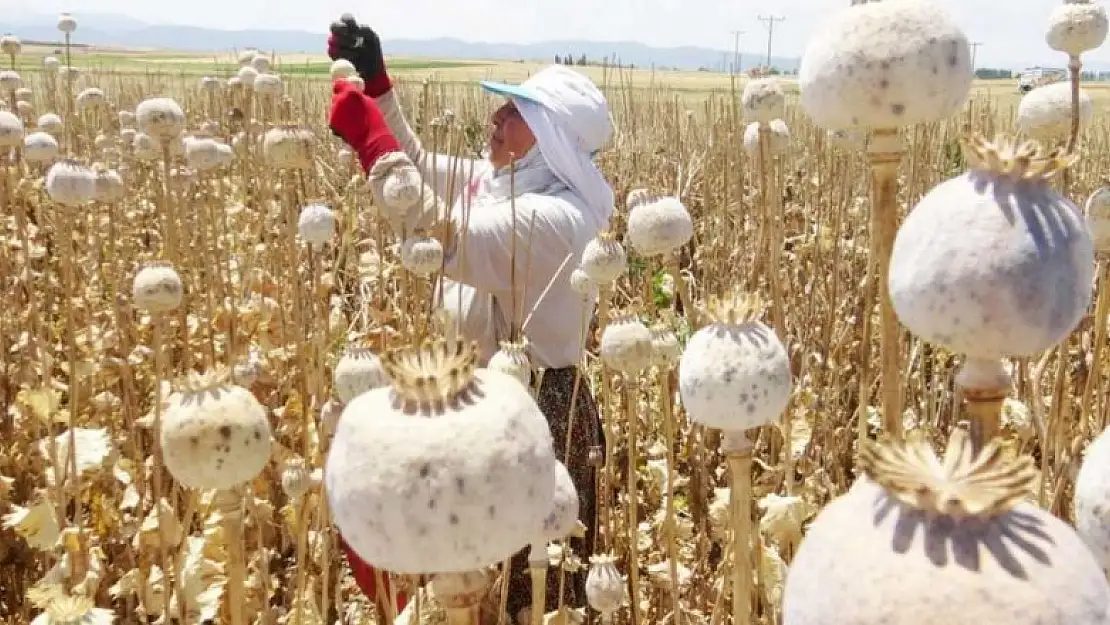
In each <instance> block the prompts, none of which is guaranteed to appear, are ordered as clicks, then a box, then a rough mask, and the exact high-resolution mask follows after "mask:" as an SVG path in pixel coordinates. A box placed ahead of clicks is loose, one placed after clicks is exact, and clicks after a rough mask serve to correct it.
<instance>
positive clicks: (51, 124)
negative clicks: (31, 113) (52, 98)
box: [35, 113, 65, 136]
mask: <svg viewBox="0 0 1110 625" xmlns="http://www.w3.org/2000/svg"><path fill="white" fill-rule="evenodd" d="M35 126H37V127H39V128H41V129H42V130H43V131H44V132H48V133H50V134H51V135H54V136H58V135H60V134H62V132H63V131H64V130H65V124H64V123H63V122H62V118H61V117H59V116H58V115H57V114H55V113H46V114H44V115H40V116H39V118H38V120H37V121H35Z"/></svg>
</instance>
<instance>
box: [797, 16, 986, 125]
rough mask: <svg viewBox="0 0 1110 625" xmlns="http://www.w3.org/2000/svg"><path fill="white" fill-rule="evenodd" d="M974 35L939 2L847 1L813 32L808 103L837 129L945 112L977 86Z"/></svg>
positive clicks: (804, 76) (802, 83) (907, 121)
mask: <svg viewBox="0 0 1110 625" xmlns="http://www.w3.org/2000/svg"><path fill="white" fill-rule="evenodd" d="M971 81H972V68H971V47H970V44H969V42H968V40H967V36H966V35H964V33H963V31H961V30H960V28H959V26H958V25H957V24H956V23H955V22H954V21H953V19H952V18H951V17H950V16H949V15H948V13H947V12H946V11H945V10H943V9H942V8H941V7H940V5H939V4H938V3H936V2H928V1H925V0H885V1H884V2H877V3H868V4H859V5H854V6H850V7H847V8H845V9H843V10H842V11H841V12H839V13H838V14H837V15H836V16H835V17H833V18H832V19H830V20H829V21H828V22H827V23H825V24H824V25H823V26H822V27H821V28H820V29H819V30H818V31H817V33H816V34H815V35H814V36H813V37H812V38H811V39H810V41H809V45H808V46H807V48H806V51H805V54H804V55H803V57H802V62H801V67H800V68H799V71H798V85H799V87H800V88H801V92H802V97H801V102H802V106H803V108H805V111H806V113H807V114H808V115H809V116H810V118H812V119H813V121H814V122H815V123H816V124H817V125H819V126H821V127H823V128H825V129H829V130H842V129H848V128H856V127H866V128H900V127H902V126H908V125H911V124H917V123H923V122H931V121H937V120H940V119H943V118H945V117H948V116H950V115H952V114H953V113H955V112H956V111H957V110H959V109H960V108H961V107H963V105H964V103H965V102H966V101H967V97H968V93H969V91H970V89H971Z"/></svg>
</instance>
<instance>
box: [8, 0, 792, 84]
mask: <svg viewBox="0 0 1110 625" xmlns="http://www.w3.org/2000/svg"><path fill="white" fill-rule="evenodd" d="M56 19H57V18H56V16H53V15H50V16H46V15H22V16H16V17H11V16H9V15H5V16H3V17H0V33H3V32H11V33H14V34H16V35H19V36H20V37H22V38H24V39H28V40H36V41H55V40H57V39H58V35H59V33H58V30H57V29H56V28H55V21H56ZM78 24H79V27H78V29H77V33H76V35H75V41H77V42H79V43H85V44H91V45H97V46H119V47H126V48H153V49H158V48H162V49H170V50H182V51H217V50H227V51H231V50H235V49H240V50H241V49H243V48H247V47H254V48H258V49H260V50H264V51H267V52H270V51H273V52H276V53H278V54H281V53H286V54H292V53H315V52H320V51H322V50H323V49H324V38H325V35H324V34H323V33H313V32H307V31H298V30H262V29H251V30H237V31H232V30H217V29H212V28H200V27H195V26H173V25H165V24H163V25H157V24H147V23H144V22H141V21H138V20H135V19H132V18H129V17H126V16H120V15H112V14H86V13H82V14H80V15H79V16H78ZM383 47H384V48H385V52H386V54H389V55H396V56H406V57H432V58H444V59H473V60H508V61H517V60H524V61H549V60H554V58H555V55H560V56H565V55H567V54H570V55H573V56H574V57H575V58H577V57H579V56H582V55H583V54H584V55H586V58H588V59H590V60H601V59H605V58H608V59H610V60H617V61H619V62H621V63H622V64H625V65H627V64H633V65H636V66H637V67H645V68H647V67H653V66H654V67H657V68H676V69H687V70H697V69H709V70H723V69H725V68H727V67H728V65H729V64H731V63H732V51H727V50H713V49H709V48H699V47H693V46H686V47H679V48H654V47H651V46H647V45H644V44H642V43H636V42H632V41H613V42H601V41H585V40H576V39H569V40H562V41H543V42H538V43H530V44H516V43H485V42H469V41H463V40H461V39H454V38H448V37H444V38H438V39H426V40H417V39H388V40H386V41H384V42H383ZM763 60H764V57H763V55H757V54H749V53H743V54H742V55H741V66H742V67H743V68H745V69H747V68H749V67H753V66H755V65H758V64H759V63H761V62H762V61H763ZM771 64H772V65H773V66H774V67H777V68H780V69H782V70H785V71H794V70H796V69H797V66H798V59H796V58H781V57H771Z"/></svg>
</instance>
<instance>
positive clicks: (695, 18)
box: [0, 0, 1110, 67]
mask: <svg viewBox="0 0 1110 625" xmlns="http://www.w3.org/2000/svg"><path fill="white" fill-rule="evenodd" d="M1060 1H1061V0H1020V2H1015V1H1014V0H976V1H975V3H974V6H969V5H971V3H970V2H961V1H960V0H937V2H938V3H939V4H941V5H943V6H945V8H946V9H947V10H948V11H949V12H950V13H951V14H952V15H953V17H954V18H955V19H956V20H957V21H958V22H959V23H960V24H961V26H962V27H963V29H964V31H965V32H966V33H967V35H968V37H969V38H971V39H972V40H973V41H978V42H981V43H982V44H983V45H982V46H980V47H979V50H978V53H977V61H978V65H979V66H980V67H1013V66H1018V65H1036V64H1040V65H1055V66H1064V65H1066V58H1065V57H1064V56H1063V55H1062V54H1060V53H1058V52H1055V51H1053V50H1051V49H1049V48H1048V46H1047V44H1045V42H1044V25H1045V22H1046V20H1047V16H1048V14H1049V12H1050V11H1051V10H1052V8H1053V7H1054V6H1057V5H1058V4H1060ZM367 4H369V3H367ZM847 4H848V2H847V0H838V1H837V2H836V3H829V2H817V1H816V0H753V1H751V2H744V3H740V2H735V3H733V2H720V1H712V0H608V1H607V2H604V3H597V2H596V0H563V2H561V3H548V2H540V1H539V0H516V1H515V2H514V4H513V5H512V9H511V10H506V8H505V6H504V0H471V1H470V2H467V3H463V2H458V1H457V0H451V1H445V0H408V1H406V2H404V3H380V4H374V5H373V6H358V5H352V3H349V2H337V1H335V0H316V1H315V2H309V3H304V2H294V1H292V0H238V1H237V2H234V3H232V2H226V1H217V0H191V1H190V2H187V3H183V4H181V5H177V4H175V3H147V2H142V3H140V2H136V1H135V0H81V1H80V2H79V3H77V2H74V1H73V0H67V1H63V2H58V1H55V0H36V2H35V4H34V9H33V10H28V9H27V4H26V3H25V0H22V1H17V0H0V13H2V14H4V15H5V18H6V19H8V20H11V21H13V22H18V21H19V20H20V19H21V18H22V19H27V18H30V17H32V16H38V15H43V14H50V13H51V12H61V11H66V10H68V11H71V12H73V13H74V15H75V16H76V17H77V18H78V24H80V14H81V13H82V12H85V13H90V14H91V13H115V14H120V15H125V16H127V17H130V18H132V19H135V20H139V21H142V22H147V23H149V24H156V25H173V26H200V27H205V28H218V29H222V30H243V29H280V30H298V31H309V32H320V33H324V32H325V31H326V30H327V26H328V24H329V23H330V21H331V20H333V19H335V18H336V17H337V16H338V15H340V14H341V13H343V12H345V11H349V12H351V13H354V14H355V15H356V16H357V17H358V18H359V19H360V20H362V21H367V22H370V23H371V24H373V25H374V26H375V28H376V29H377V30H378V31H379V32H380V34H381V35H382V37H383V38H384V39H388V38H390V37H393V38H397V39H434V38H440V37H451V38H456V39H461V40H464V41H469V42H489V43H536V42H541V41H550V40H555V39H580V40H591V41H600V42H608V41H635V42H639V43H643V44H645V45H649V46H653V47H679V46H699V47H706V48H715V49H720V50H731V49H732V48H733V44H734V35H733V34H732V32H731V31H733V30H742V31H747V32H746V33H744V34H742V35H741V39H740V49H741V51H746V52H749V53H750V52H759V53H763V52H764V51H765V50H766V44H767V28H766V24H765V23H764V22H761V21H759V20H758V19H757V18H758V16H759V15H763V16H770V15H774V16H776V17H785V18H786V20H785V21H782V22H776V24H775V36H774V48H773V54H774V56H778V57H799V56H801V55H802V52H803V51H804V47H805V42H806V40H807V39H808V38H809V36H810V35H811V34H812V32H813V31H814V30H815V29H816V28H818V27H819V25H820V24H821V22H822V21H824V20H825V19H828V17H829V16H830V15H831V14H833V13H834V12H835V11H837V10H840V9H843V8H844V7H845V6H847ZM74 5H77V6H74ZM691 7H693V9H691ZM414 15H419V16H420V18H419V19H415V18H413V17H412V16H414ZM583 15H589V16H590V19H589V20H583V19H581V17H582V16H583ZM629 16H631V18H632V19H629ZM707 25H710V26H709V27H707ZM1085 58H1086V60H1089V61H1092V62H1104V63H1105V62H1110V47H1107V46H1104V47H1103V48H1102V49H1100V50H1096V51H1095V52H1093V53H1091V54H1089V55H1088V56H1087V57H1085Z"/></svg>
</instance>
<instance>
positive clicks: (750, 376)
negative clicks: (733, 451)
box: [678, 322, 791, 431]
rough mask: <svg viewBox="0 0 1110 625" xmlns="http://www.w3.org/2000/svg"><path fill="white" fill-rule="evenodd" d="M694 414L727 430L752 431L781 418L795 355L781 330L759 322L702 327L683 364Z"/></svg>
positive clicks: (686, 402)
mask: <svg viewBox="0 0 1110 625" xmlns="http://www.w3.org/2000/svg"><path fill="white" fill-rule="evenodd" d="M678 385H679V393H680V395H681V397H682V405H683V407H684V408H685V409H686V412H687V414H689V416H690V419H691V420H693V421H694V422H696V423H700V424H702V425H704V426H706V427H711V428H717V429H721V430H734V431H737V430H749V429H751V428H757V427H760V426H763V425H766V424H768V423H770V422H771V421H773V420H775V419H777V418H779V417H780V416H781V415H782V411H783V410H785V409H786V404H787V402H788V401H789V399H790V388H791V380H790V359H789V357H788V356H787V354H786V348H785V347H784V346H783V344H782V341H781V340H779V338H778V336H777V335H776V334H775V332H774V331H773V330H772V329H771V328H769V327H767V326H766V325H764V324H762V323H758V322H752V323H745V324H739V325H731V324H727V323H714V324H712V325H708V326H706V327H704V328H702V329H701V330H698V331H697V332H696V333H694V335H693V336H692V337H690V340H689V342H687V344H686V349H685V351H683V353H682V358H681V360H679V364H678Z"/></svg>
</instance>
